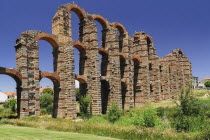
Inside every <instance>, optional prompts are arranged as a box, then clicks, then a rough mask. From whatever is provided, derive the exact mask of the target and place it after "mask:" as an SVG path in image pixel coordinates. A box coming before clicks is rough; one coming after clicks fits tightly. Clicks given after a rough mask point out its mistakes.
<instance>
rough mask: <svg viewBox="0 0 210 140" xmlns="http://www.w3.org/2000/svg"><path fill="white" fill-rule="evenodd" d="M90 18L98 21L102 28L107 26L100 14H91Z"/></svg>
mask: <svg viewBox="0 0 210 140" xmlns="http://www.w3.org/2000/svg"><path fill="white" fill-rule="evenodd" d="M92 20H93V21H94V20H95V21H98V22H99V23H100V24H101V26H102V27H103V29H107V28H108V27H109V23H108V21H107V20H106V19H105V18H104V17H102V16H100V15H92Z"/></svg>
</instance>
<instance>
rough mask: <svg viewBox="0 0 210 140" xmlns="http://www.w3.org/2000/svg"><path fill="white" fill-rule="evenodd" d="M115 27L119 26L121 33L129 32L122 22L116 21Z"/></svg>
mask: <svg viewBox="0 0 210 140" xmlns="http://www.w3.org/2000/svg"><path fill="white" fill-rule="evenodd" d="M114 28H117V29H118V30H119V31H120V35H124V34H125V33H126V32H127V31H126V29H125V27H124V26H123V25H122V24H121V23H114Z"/></svg>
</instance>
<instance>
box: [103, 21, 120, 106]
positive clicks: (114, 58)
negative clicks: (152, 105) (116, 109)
mask: <svg viewBox="0 0 210 140" xmlns="http://www.w3.org/2000/svg"><path fill="white" fill-rule="evenodd" d="M110 25H111V26H110V27H109V29H108V30H107V36H106V49H107V50H108V55H109V67H108V77H107V78H108V79H109V85H110V95H109V98H108V106H109V105H111V104H112V103H117V104H119V106H120V107H121V106H122V95H121V74H120V56H119V38H118V35H117V29H116V28H114V27H113V26H112V24H110Z"/></svg>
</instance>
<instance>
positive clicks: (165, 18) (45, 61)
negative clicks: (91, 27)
mask: <svg viewBox="0 0 210 140" xmlns="http://www.w3.org/2000/svg"><path fill="white" fill-rule="evenodd" d="M67 3H73V1H72V0H1V1H0V66H2V67H7V68H14V67H15V49H14V44H15V40H16V39H17V38H18V37H19V35H20V34H21V33H22V32H23V31H26V30H41V31H44V32H48V33H51V20H52V17H53V16H54V14H55V12H56V9H57V8H58V7H60V6H61V5H64V4H67ZM74 3H75V4H78V5H79V6H80V7H81V8H83V9H84V10H85V11H86V12H88V13H90V14H99V15H102V16H103V17H105V18H106V19H107V20H108V21H109V22H120V23H121V24H123V25H124V26H125V28H126V29H127V31H128V32H129V34H130V36H133V34H134V33H135V31H145V32H146V33H147V34H149V35H150V36H152V37H153V41H154V44H155V47H156V49H157V55H158V56H161V57H163V56H165V55H167V54H169V53H170V52H171V51H172V50H173V49H182V50H183V52H184V53H185V55H187V56H188V57H189V59H190V61H191V62H192V68H193V75H194V76H198V77H199V78H200V79H202V78H204V77H210V64H209V60H210V0H74ZM73 19H74V21H73V30H74V31H73V38H74V39H75V40H77V39H76V37H77V35H78V34H77V32H78V29H77V28H78V22H79V20H78V19H77V17H76V16H75V14H73ZM39 45H40V60H41V61H40V69H41V70H45V71H52V54H51V52H52V47H51V46H50V45H49V44H48V43H46V42H45V41H39ZM76 59H77V58H76ZM77 62H78V61H77ZM76 69H77V68H76ZM41 85H42V86H47V85H52V83H51V82H50V81H49V80H47V79H43V80H42V81H41ZM0 90H3V91H14V90H15V82H14V80H13V79H12V78H10V77H8V76H3V75H0Z"/></svg>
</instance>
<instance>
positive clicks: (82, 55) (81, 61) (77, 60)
mask: <svg viewBox="0 0 210 140" xmlns="http://www.w3.org/2000/svg"><path fill="white" fill-rule="evenodd" d="M85 62H86V48H85V46H84V44H82V43H80V42H74V71H75V75H84V74H85Z"/></svg>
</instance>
